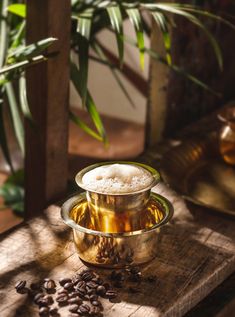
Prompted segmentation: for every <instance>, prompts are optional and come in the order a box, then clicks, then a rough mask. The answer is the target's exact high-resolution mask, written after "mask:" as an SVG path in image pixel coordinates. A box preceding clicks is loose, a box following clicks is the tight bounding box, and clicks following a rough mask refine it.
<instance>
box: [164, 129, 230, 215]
mask: <svg viewBox="0 0 235 317" xmlns="http://www.w3.org/2000/svg"><path fill="white" fill-rule="evenodd" d="M161 165H162V167H161V173H162V176H163V179H164V180H165V181H166V182H167V183H169V185H170V186H172V187H173V188H174V189H176V190H177V191H178V192H179V193H180V194H182V195H183V196H184V197H185V198H186V199H188V200H190V201H193V202H194V203H196V204H199V205H202V206H206V207H210V208H212V209H215V210H217V211H219V212H222V213H224V214H229V215H233V216H235V169H234V167H232V166H230V165H228V164H226V163H225V162H224V161H223V160H222V158H221V156H220V153H219V142H218V135H217V134H211V135H210V136H208V137H205V138H204V139H202V138H200V139H198V140H197V139H192V140H185V141H182V142H181V144H180V145H179V146H177V147H174V148H172V149H171V150H170V151H169V152H168V153H166V154H165V155H164V157H163V160H162V163H161Z"/></svg>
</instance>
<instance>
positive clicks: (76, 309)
mask: <svg viewBox="0 0 235 317" xmlns="http://www.w3.org/2000/svg"><path fill="white" fill-rule="evenodd" d="M78 308H79V305H77V304H73V305H70V306H69V311H70V312H71V313H76V312H77V311H78Z"/></svg>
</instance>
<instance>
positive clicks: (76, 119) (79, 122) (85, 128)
mask: <svg viewBox="0 0 235 317" xmlns="http://www.w3.org/2000/svg"><path fill="white" fill-rule="evenodd" d="M69 118H70V119H71V120H72V121H73V122H74V123H75V124H76V125H77V126H79V127H80V128H81V129H82V130H83V131H85V132H86V133H87V134H89V135H90V136H92V137H93V138H95V139H96V140H98V141H102V137H101V136H100V135H99V134H98V133H96V132H95V131H94V130H92V129H91V128H90V127H88V125H87V124H86V123H85V122H83V121H82V120H81V119H80V118H79V117H78V116H77V115H75V114H74V113H73V112H72V111H69Z"/></svg>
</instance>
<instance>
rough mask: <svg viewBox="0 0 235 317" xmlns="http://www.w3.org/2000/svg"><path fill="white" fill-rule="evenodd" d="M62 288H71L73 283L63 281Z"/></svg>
mask: <svg viewBox="0 0 235 317" xmlns="http://www.w3.org/2000/svg"><path fill="white" fill-rule="evenodd" d="M64 289H67V290H72V289H73V283H72V282H68V283H65V285H64Z"/></svg>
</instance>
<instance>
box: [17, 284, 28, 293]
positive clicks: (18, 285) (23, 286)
mask: <svg viewBox="0 0 235 317" xmlns="http://www.w3.org/2000/svg"><path fill="white" fill-rule="evenodd" d="M25 286H26V281H18V282H17V283H16V284H15V289H16V291H17V293H20V292H21V291H23V290H24V289H25Z"/></svg>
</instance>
